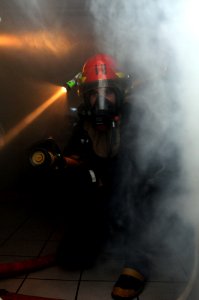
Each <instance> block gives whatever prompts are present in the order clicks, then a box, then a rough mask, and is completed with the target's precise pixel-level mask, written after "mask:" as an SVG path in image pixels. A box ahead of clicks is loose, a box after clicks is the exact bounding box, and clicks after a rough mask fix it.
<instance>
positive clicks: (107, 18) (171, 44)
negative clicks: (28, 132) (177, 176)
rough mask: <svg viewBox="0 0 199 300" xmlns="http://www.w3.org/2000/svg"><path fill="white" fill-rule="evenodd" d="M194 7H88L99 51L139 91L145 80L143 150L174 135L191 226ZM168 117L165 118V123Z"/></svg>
mask: <svg viewBox="0 0 199 300" xmlns="http://www.w3.org/2000/svg"><path fill="white" fill-rule="evenodd" d="M197 6H198V5H197V2H196V1H194V0H192V1H189V2H187V1H183V0H179V1H175V2H173V1H155V0H154V1H146V0H137V1H129V0H125V1H117V0H116V1H111V2H110V3H107V2H106V1H105V0H104V1H103V0H102V1H91V3H90V9H91V11H92V13H93V14H94V17H95V21H96V22H95V30H96V35H97V36H98V47H99V49H103V51H104V52H108V53H110V54H113V55H115V56H116V57H117V58H118V59H119V61H120V62H122V63H123V65H124V66H125V67H126V68H127V69H128V71H129V72H132V73H134V76H135V77H136V76H137V79H139V80H140V81H141V82H142V81H143V85H142V84H141V85H140V88H142V86H143V87H144V83H145V81H148V82H149V85H150V89H147V93H149V94H148V97H147V96H146V98H145V100H143V105H144V107H145V110H146V111H147V110H148V112H149V113H150V118H148V119H147V114H146V117H145V118H143V120H140V122H146V124H147V125H148V129H149V130H152V132H151V135H150V137H152V141H150V140H149V139H148V140H147V137H146V136H144V137H143V138H144V140H145V142H144V140H143V141H142V142H143V146H144V144H145V145H146V147H147V148H148V150H149V147H150V146H147V143H149V144H151V147H156V146H157V144H158V141H159V137H160V136H161V135H162V134H164V132H165V131H166V130H168V128H169V129H171V130H170V132H169V134H170V135H171V136H172V134H175V136H174V139H175V140H176V143H177V144H178V146H180V155H181V157H182V158H183V165H182V170H183V173H182V175H183V178H184V180H185V181H184V182H185V183H186V189H187V192H188V191H189V193H188V194H186V197H185V199H184V208H183V207H182V208H181V209H182V210H183V212H184V213H185V215H186V218H188V219H190V221H193V218H194V221H195V222H197V220H198V216H199V203H198V199H197V198H198V196H197V194H198V182H197V181H198V178H199V176H198V175H199V157H198V130H199V118H198V115H199V101H198V99H199V89H198V82H197V81H198V77H199V76H198V75H199V67H198V66H199V55H198V53H199V51H198V50H199V49H198V48H199V34H198V32H197V28H198V24H197V14H196V12H197V8H198V7H197ZM165 76H166V77H167V80H165V78H164V77H165ZM150 93H151V95H150ZM171 98H173V99H172V101H173V103H171ZM168 112H171V113H170V118H171V119H167V117H168ZM151 117H152V118H151ZM172 126H173V131H172ZM176 126H179V128H176ZM143 151H144V150H143ZM144 154H146V152H145V151H144V153H143V155H144ZM181 205H182V202H181ZM178 209H180V208H178ZM181 213H182V211H181V212H180V214H181Z"/></svg>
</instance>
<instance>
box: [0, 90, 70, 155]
mask: <svg viewBox="0 0 199 300" xmlns="http://www.w3.org/2000/svg"><path fill="white" fill-rule="evenodd" d="M65 93H66V89H65V88H64V87H60V88H59V89H58V91H57V92H55V93H54V95H53V96H52V97H50V98H48V99H47V100H46V101H45V102H44V103H43V104H42V105H40V106H39V107H38V108H36V109H35V110H34V111H33V112H31V113H30V114H29V115H27V116H26V117H25V118H24V119H22V120H21V121H20V122H19V123H18V124H17V125H15V126H14V127H13V128H11V129H10V130H9V131H8V132H7V133H6V134H5V135H4V136H2V137H0V150H1V149H2V148H3V147H4V146H6V145H7V144H8V143H9V142H11V141H12V140H13V139H14V138H15V137H16V136H18V135H19V133H20V132H21V131H22V130H23V129H25V128H26V127H27V126H28V125H30V124H31V123H32V122H33V121H34V120H35V119H36V118H38V117H39V116H40V115H41V114H42V113H43V112H44V111H45V110H46V109H47V108H48V107H49V106H50V105H52V104H53V103H54V102H55V101H57V100H58V99H59V98H60V97H61V96H62V95H64V94H65Z"/></svg>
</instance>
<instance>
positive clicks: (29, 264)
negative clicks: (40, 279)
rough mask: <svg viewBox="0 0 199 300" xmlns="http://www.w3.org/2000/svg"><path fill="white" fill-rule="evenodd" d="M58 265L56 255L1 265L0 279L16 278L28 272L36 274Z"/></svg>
mask: <svg viewBox="0 0 199 300" xmlns="http://www.w3.org/2000/svg"><path fill="white" fill-rule="evenodd" d="M55 264H56V258H55V254H49V255H45V256H41V257H37V258H32V259H27V260H23V261H19V262H10V263H1V264H0V279H3V278H8V277H11V276H16V275H20V274H24V273H28V272H34V271H37V270H40V269H43V268H47V267H51V266H53V265H55Z"/></svg>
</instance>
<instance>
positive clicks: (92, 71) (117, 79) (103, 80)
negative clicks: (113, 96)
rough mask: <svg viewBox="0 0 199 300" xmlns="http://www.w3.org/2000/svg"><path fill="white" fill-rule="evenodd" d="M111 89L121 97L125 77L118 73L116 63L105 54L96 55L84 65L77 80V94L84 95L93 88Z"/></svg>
mask: <svg viewBox="0 0 199 300" xmlns="http://www.w3.org/2000/svg"><path fill="white" fill-rule="evenodd" d="M99 87H111V88H115V89H116V90H118V92H119V93H120V94H121V96H123V93H124V90H125V75H124V73H122V72H120V71H119V69H118V66H117V62H116V61H115V60H114V58H113V57H111V56H110V55H107V54H96V55H94V56H92V57H90V58H89V59H88V60H87V61H86V62H85V64H84V66H83V69H82V76H81V77H80V78H79V93H80V94H83V95H84V94H85V93H86V92H88V91H89V90H91V89H93V88H99Z"/></svg>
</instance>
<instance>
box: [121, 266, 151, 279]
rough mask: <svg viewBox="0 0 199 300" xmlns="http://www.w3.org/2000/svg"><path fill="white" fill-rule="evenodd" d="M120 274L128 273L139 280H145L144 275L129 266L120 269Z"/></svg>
mask: <svg viewBox="0 0 199 300" xmlns="http://www.w3.org/2000/svg"><path fill="white" fill-rule="evenodd" d="M121 275H128V276H132V277H135V278H137V279H139V280H141V281H144V280H145V277H144V276H143V275H142V274H140V273H139V272H138V271H136V270H135V269H131V268H124V269H123V270H122V274H121Z"/></svg>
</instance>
